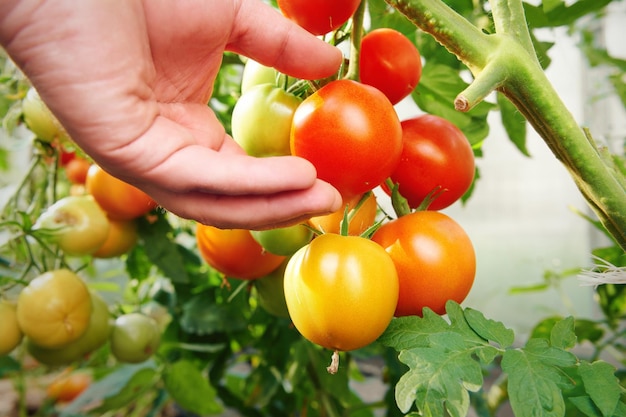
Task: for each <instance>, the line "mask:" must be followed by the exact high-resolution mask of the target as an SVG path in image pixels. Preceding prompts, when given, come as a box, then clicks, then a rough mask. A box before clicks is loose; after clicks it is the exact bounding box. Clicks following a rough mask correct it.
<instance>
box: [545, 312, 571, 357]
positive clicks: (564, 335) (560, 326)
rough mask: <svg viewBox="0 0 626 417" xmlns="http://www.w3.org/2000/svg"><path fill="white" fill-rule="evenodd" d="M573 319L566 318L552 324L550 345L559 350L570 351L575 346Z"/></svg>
mask: <svg viewBox="0 0 626 417" xmlns="http://www.w3.org/2000/svg"><path fill="white" fill-rule="evenodd" d="M576 340H577V338H576V332H575V331H574V318H573V317H571V316H570V317H567V318H565V319H563V320H559V321H557V322H556V323H554V326H553V327H552V330H551V331H550V345H552V346H554V347H556V348H560V349H571V348H573V347H574V345H576Z"/></svg>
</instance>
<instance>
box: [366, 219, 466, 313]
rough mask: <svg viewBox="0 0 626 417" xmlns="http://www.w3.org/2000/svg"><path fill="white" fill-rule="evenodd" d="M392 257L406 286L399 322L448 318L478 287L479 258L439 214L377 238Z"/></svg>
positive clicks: (403, 222) (386, 229)
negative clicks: (426, 313)
mask: <svg viewBox="0 0 626 417" xmlns="http://www.w3.org/2000/svg"><path fill="white" fill-rule="evenodd" d="M372 240H373V241H374V242H376V243H378V244H380V245H381V246H382V247H383V248H385V250H386V251H387V253H388V254H389V255H390V256H391V259H392V260H393V262H394V264H395V266H396V270H397V272H398V279H399V282H400V295H399V298H398V305H397V308H396V311H395V316H396V317H402V316H409V315H417V316H421V315H422V309H423V308H424V307H428V308H430V309H431V310H433V311H434V312H435V313H437V314H445V304H446V302H447V301H448V300H454V301H456V302H457V303H461V302H462V301H463V300H464V299H465V297H466V296H467V294H468V293H469V291H470V290H471V288H472V284H473V283H474V276H475V274H476V254H475V252H474V247H473V245H472V242H471V240H470V238H469V236H468V235H467V233H465V231H464V230H463V229H462V228H461V226H460V225H459V224H458V223H457V222H456V221H454V220H453V219H452V218H450V217H449V216H447V215H445V214H443V213H441V212H438V211H416V212H413V213H411V214H407V215H405V216H402V217H400V218H398V219H396V220H392V221H390V222H388V223H385V224H383V225H382V226H381V227H380V228H379V229H378V230H377V231H376V233H374V235H373V236H372Z"/></svg>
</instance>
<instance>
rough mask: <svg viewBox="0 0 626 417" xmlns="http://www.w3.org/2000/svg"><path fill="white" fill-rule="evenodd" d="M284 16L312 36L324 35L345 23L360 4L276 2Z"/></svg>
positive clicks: (324, 0) (353, 1)
mask: <svg viewBox="0 0 626 417" xmlns="http://www.w3.org/2000/svg"><path fill="white" fill-rule="evenodd" d="M277 3H278V7H279V8H280V10H281V11H282V12H283V14H284V15H285V16H287V17H288V18H289V19H291V20H293V21H294V22H296V23H297V24H298V25H300V26H302V27H303V28H305V29H306V30H308V31H309V32H311V33H312V34H314V35H324V34H326V33H328V32H331V31H333V30H335V29H337V28H339V27H340V26H341V25H343V24H344V23H346V22H347V21H348V19H350V17H351V16H352V15H353V14H354V12H355V11H356V9H357V7H359V4H360V3H361V1H360V0H345V1H334V0H321V1H315V2H311V1H307V0H278V1H277Z"/></svg>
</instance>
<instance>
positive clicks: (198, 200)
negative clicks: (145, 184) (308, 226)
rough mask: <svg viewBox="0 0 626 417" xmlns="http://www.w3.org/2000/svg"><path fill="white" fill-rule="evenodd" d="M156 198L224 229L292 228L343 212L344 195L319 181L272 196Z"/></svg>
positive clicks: (157, 194)
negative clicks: (342, 198) (320, 216)
mask: <svg viewBox="0 0 626 417" xmlns="http://www.w3.org/2000/svg"><path fill="white" fill-rule="evenodd" d="M152 196H153V197H154V199H155V200H156V201H157V202H158V203H159V204H160V205H161V206H162V207H164V208H165V209H167V210H169V211H170V212H172V213H173V214H175V215H177V216H179V217H182V218H186V219H194V220H197V221H198V222H200V223H203V224H208V225H212V226H217V227H220V228H235V229H256V230H262V229H267V228H273V227H282V226H287V225H292V224H295V223H297V222H300V221H303V220H306V219H308V218H310V217H312V216H318V215H323V214H328V213H331V212H334V211H336V210H339V208H340V207H341V204H342V202H341V196H340V195H339V193H337V191H336V190H335V189H334V188H333V187H331V186H330V185H329V184H327V183H325V182H323V181H320V180H316V181H315V182H314V184H313V185H312V186H311V187H310V188H307V189H303V190H295V191H285V192H281V193H277V194H268V195H223V194H222V195H220V194H211V193H200V192H193V193H176V192H172V191H171V190H167V189H159V190H156V191H154V192H153V193H152Z"/></svg>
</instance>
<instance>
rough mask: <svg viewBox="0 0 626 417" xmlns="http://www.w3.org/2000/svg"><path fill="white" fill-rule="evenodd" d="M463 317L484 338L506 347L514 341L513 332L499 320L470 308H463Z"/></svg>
mask: <svg viewBox="0 0 626 417" xmlns="http://www.w3.org/2000/svg"><path fill="white" fill-rule="evenodd" d="M465 319H466V320H467V322H468V323H469V325H470V327H471V328H472V329H473V330H474V331H475V332H476V333H477V334H478V335H479V336H481V337H483V338H484V339H486V340H490V341H493V342H496V343H497V344H499V345H500V347H502V348H507V347H509V346H511V345H512V344H513V342H514V341H515V333H514V332H513V330H511V329H509V328H507V327H505V326H504V324H502V323H501V322H499V321H495V320H491V319H487V318H485V316H484V315H483V313H481V312H480V311H478V310H474V309H472V308H467V309H465Z"/></svg>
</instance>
